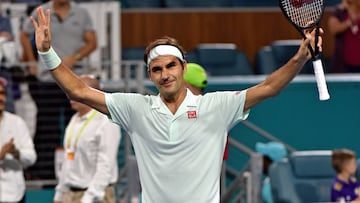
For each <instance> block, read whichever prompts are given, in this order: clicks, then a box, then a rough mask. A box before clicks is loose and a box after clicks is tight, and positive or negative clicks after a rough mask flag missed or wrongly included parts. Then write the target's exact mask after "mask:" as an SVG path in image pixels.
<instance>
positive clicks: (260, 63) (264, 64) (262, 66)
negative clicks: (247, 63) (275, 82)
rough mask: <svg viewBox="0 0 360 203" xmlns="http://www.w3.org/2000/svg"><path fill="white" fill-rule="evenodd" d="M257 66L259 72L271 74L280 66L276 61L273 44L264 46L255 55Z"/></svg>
mask: <svg viewBox="0 0 360 203" xmlns="http://www.w3.org/2000/svg"><path fill="white" fill-rule="evenodd" d="M255 62H256V64H255V66H256V73H257V74H264V75H267V74H270V73H272V72H273V71H274V70H275V69H277V68H278V65H277V63H276V61H275V58H274V55H273V52H272V49H271V46H264V47H262V48H261V49H260V50H259V51H258V52H257V53H256V56H255Z"/></svg>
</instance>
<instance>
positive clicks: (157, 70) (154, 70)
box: [152, 67, 161, 72]
mask: <svg viewBox="0 0 360 203" xmlns="http://www.w3.org/2000/svg"><path fill="white" fill-rule="evenodd" d="M160 70H161V68H158V67H154V68H153V69H152V72H159V71H160Z"/></svg>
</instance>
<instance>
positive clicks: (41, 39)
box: [30, 6, 51, 52]
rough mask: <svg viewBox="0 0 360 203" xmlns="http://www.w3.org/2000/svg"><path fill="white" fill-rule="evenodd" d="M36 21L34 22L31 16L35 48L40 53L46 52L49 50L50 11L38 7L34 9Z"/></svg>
mask: <svg viewBox="0 0 360 203" xmlns="http://www.w3.org/2000/svg"><path fill="white" fill-rule="evenodd" d="M36 14H37V19H38V21H36V20H35V19H34V18H33V17H32V16H31V17H30V19H31V22H32V24H33V26H34V28H35V41H36V48H37V49H38V50H39V51H40V52H46V51H48V50H49V49H50V43H51V30H50V9H47V10H46V13H44V9H43V8H42V7H41V6H40V7H38V8H37V9H36Z"/></svg>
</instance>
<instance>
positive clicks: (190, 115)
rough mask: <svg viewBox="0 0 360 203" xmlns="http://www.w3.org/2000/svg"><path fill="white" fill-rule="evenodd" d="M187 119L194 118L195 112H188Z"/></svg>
mask: <svg viewBox="0 0 360 203" xmlns="http://www.w3.org/2000/svg"><path fill="white" fill-rule="evenodd" d="M187 114H188V119H192V118H196V111H188V112H187Z"/></svg>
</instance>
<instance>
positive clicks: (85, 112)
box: [77, 108, 92, 117]
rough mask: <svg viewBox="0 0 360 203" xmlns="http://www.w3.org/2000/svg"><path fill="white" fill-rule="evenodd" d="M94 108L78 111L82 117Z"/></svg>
mask: <svg viewBox="0 0 360 203" xmlns="http://www.w3.org/2000/svg"><path fill="white" fill-rule="evenodd" d="M91 110H92V109H91V108H84V109H80V110H78V111H77V113H78V114H79V116H80V117H82V116H84V115H85V114H87V113H89V112H90V111H91Z"/></svg>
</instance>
